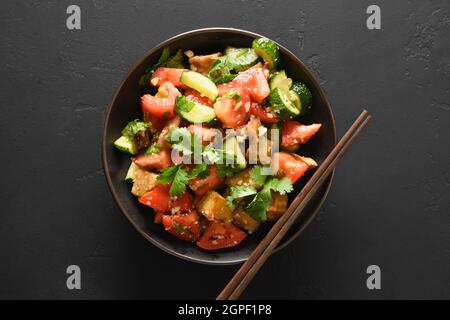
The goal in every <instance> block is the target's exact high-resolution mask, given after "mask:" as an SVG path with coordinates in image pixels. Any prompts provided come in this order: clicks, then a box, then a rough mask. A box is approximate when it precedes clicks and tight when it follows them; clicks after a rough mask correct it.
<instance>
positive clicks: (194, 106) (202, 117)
mask: <svg viewBox="0 0 450 320" xmlns="http://www.w3.org/2000/svg"><path fill="white" fill-rule="evenodd" d="M175 111H176V112H177V113H178V114H179V115H180V116H181V117H182V118H183V119H186V120H187V121H189V122H192V123H202V122H210V121H211V120H213V119H214V118H215V117H216V113H215V112H214V109H213V108H210V107H208V106H204V105H202V104H200V103H196V102H194V101H190V100H188V99H187V98H186V97H184V96H178V97H177V98H176V101H175Z"/></svg>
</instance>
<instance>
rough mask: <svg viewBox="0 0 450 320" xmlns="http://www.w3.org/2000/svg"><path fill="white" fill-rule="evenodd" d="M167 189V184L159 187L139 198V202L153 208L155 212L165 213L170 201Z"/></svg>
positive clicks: (168, 186) (168, 187)
mask: <svg viewBox="0 0 450 320" xmlns="http://www.w3.org/2000/svg"><path fill="white" fill-rule="evenodd" d="M169 189H170V185H168V184H162V185H159V186H157V187H155V188H153V189H152V190H150V191H149V192H147V193H146V194H144V195H143V196H142V197H140V198H139V202H140V203H142V204H143V205H146V206H149V207H151V208H153V209H154V210H155V211H156V212H167V210H168V209H169V201H170V197H169Z"/></svg>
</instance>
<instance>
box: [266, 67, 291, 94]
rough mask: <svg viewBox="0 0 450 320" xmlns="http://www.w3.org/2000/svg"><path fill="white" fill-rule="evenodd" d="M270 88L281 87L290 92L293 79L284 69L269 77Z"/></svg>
mask: <svg viewBox="0 0 450 320" xmlns="http://www.w3.org/2000/svg"><path fill="white" fill-rule="evenodd" d="M269 86H270V90H273V89H275V88H280V89H282V90H283V91H285V92H288V91H289V89H291V86H292V79H291V78H288V77H287V76H286V72H285V71H284V70H281V71H277V72H275V73H274V74H273V75H272V76H271V77H270V79H269Z"/></svg>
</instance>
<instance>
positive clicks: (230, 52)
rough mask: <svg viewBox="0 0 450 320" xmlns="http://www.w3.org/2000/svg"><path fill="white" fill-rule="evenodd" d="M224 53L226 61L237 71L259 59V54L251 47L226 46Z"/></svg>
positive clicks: (245, 68) (248, 66)
mask: <svg viewBox="0 0 450 320" xmlns="http://www.w3.org/2000/svg"><path fill="white" fill-rule="evenodd" d="M225 55H226V56H227V57H228V62H229V63H230V64H231V65H232V66H233V69H234V70H236V71H237V72H241V71H244V70H247V69H248V68H250V67H251V66H253V65H255V64H256V63H257V62H258V60H259V56H258V55H257V54H256V53H255V50H253V49H251V48H233V47H228V48H227V49H226V50H225Z"/></svg>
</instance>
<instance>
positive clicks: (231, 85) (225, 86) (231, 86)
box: [217, 81, 242, 97]
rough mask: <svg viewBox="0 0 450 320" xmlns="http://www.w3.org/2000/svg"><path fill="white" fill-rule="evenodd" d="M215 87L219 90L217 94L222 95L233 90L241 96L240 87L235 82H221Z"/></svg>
mask: <svg viewBox="0 0 450 320" xmlns="http://www.w3.org/2000/svg"><path fill="white" fill-rule="evenodd" d="M217 89H218V90H219V96H220V97H222V96H223V95H225V94H227V93H228V92H230V91H235V92H236V94H237V95H240V96H242V92H241V88H240V87H239V86H238V84H237V83H236V82H233V81H231V82H227V83H221V84H219V85H218V86H217Z"/></svg>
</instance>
